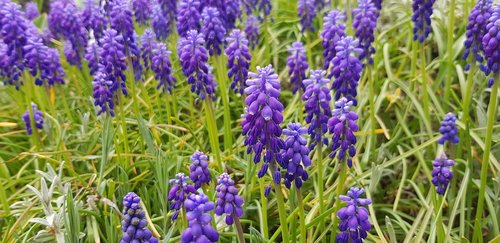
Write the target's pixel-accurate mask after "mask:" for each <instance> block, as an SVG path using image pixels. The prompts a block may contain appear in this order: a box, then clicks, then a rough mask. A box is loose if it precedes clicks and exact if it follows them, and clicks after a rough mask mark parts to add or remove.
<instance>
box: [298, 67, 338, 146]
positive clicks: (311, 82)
mask: <svg viewBox="0 0 500 243" xmlns="http://www.w3.org/2000/svg"><path fill="white" fill-rule="evenodd" d="M325 75H326V71H323V70H311V72H310V77H309V79H306V80H304V82H303V83H304V85H305V86H306V91H305V92H304V94H303V95H302V100H303V101H305V105H304V106H305V110H306V112H307V115H306V118H305V120H306V122H307V123H308V124H309V128H308V129H307V132H308V133H309V137H310V140H311V142H310V145H309V150H310V151H312V150H313V149H314V147H315V146H316V144H317V143H323V144H325V145H328V138H327V137H326V136H325V134H326V133H327V132H328V119H329V118H330V117H331V116H332V111H331V109H330V100H331V99H332V97H331V96H330V88H329V87H328V83H330V80H329V79H327V78H325Z"/></svg>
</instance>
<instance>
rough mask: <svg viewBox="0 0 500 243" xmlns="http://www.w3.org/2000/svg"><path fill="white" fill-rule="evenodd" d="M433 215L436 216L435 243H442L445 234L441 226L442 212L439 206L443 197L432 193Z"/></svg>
mask: <svg viewBox="0 0 500 243" xmlns="http://www.w3.org/2000/svg"><path fill="white" fill-rule="evenodd" d="M434 197H435V198H434V213H435V214H436V229H437V242H444V238H445V232H444V226H443V211H442V209H441V204H442V203H443V196H441V195H439V194H437V193H436V192H434Z"/></svg>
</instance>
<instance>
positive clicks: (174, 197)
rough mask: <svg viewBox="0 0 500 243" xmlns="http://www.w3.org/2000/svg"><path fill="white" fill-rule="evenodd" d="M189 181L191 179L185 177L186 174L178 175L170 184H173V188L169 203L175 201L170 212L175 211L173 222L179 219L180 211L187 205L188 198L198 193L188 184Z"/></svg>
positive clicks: (169, 195) (169, 193)
mask: <svg viewBox="0 0 500 243" xmlns="http://www.w3.org/2000/svg"><path fill="white" fill-rule="evenodd" d="M188 179H189V178H188V177H187V176H185V175H184V173H178V174H177V175H175V179H171V180H170V184H173V186H172V187H171V188H170V191H169V192H168V198H167V199H168V201H173V202H172V204H171V205H170V208H169V209H170V210H175V212H174V213H173V214H172V220H176V219H177V217H179V211H180V210H181V208H182V205H184V204H185V201H186V198H187V197H188V196H190V195H193V194H194V193H196V189H195V188H194V186H193V185H191V184H188V183H187V180H188ZM186 206H187V205H186Z"/></svg>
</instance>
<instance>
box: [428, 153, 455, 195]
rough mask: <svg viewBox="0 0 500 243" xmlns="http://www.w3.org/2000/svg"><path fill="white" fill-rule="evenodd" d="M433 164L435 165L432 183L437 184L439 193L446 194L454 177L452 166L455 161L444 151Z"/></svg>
mask: <svg viewBox="0 0 500 243" xmlns="http://www.w3.org/2000/svg"><path fill="white" fill-rule="evenodd" d="M432 165H433V166H434V169H433V170H432V184H434V186H436V192H437V193H438V194H440V195H444V193H445V192H446V189H447V188H448V184H449V183H450V181H451V179H453V172H451V170H450V167H451V166H453V165H455V161H453V160H451V159H448V158H447V157H446V154H444V153H443V154H441V156H440V157H438V158H436V159H435V160H434V162H432Z"/></svg>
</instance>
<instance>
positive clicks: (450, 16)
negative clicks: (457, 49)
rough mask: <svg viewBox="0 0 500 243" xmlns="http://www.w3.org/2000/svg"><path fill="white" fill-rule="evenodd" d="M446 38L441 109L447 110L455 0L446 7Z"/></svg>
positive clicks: (450, 80)
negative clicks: (445, 62) (445, 60)
mask: <svg viewBox="0 0 500 243" xmlns="http://www.w3.org/2000/svg"><path fill="white" fill-rule="evenodd" d="M448 11H449V12H448V19H449V20H448V33H447V35H448V40H447V45H446V50H447V52H448V56H447V57H448V60H447V63H448V78H447V79H446V81H445V88H444V102H443V110H444V111H447V110H448V103H449V101H450V91H451V82H452V74H453V30H454V28H453V27H454V23H455V0H451V1H450V7H449V8H448Z"/></svg>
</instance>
